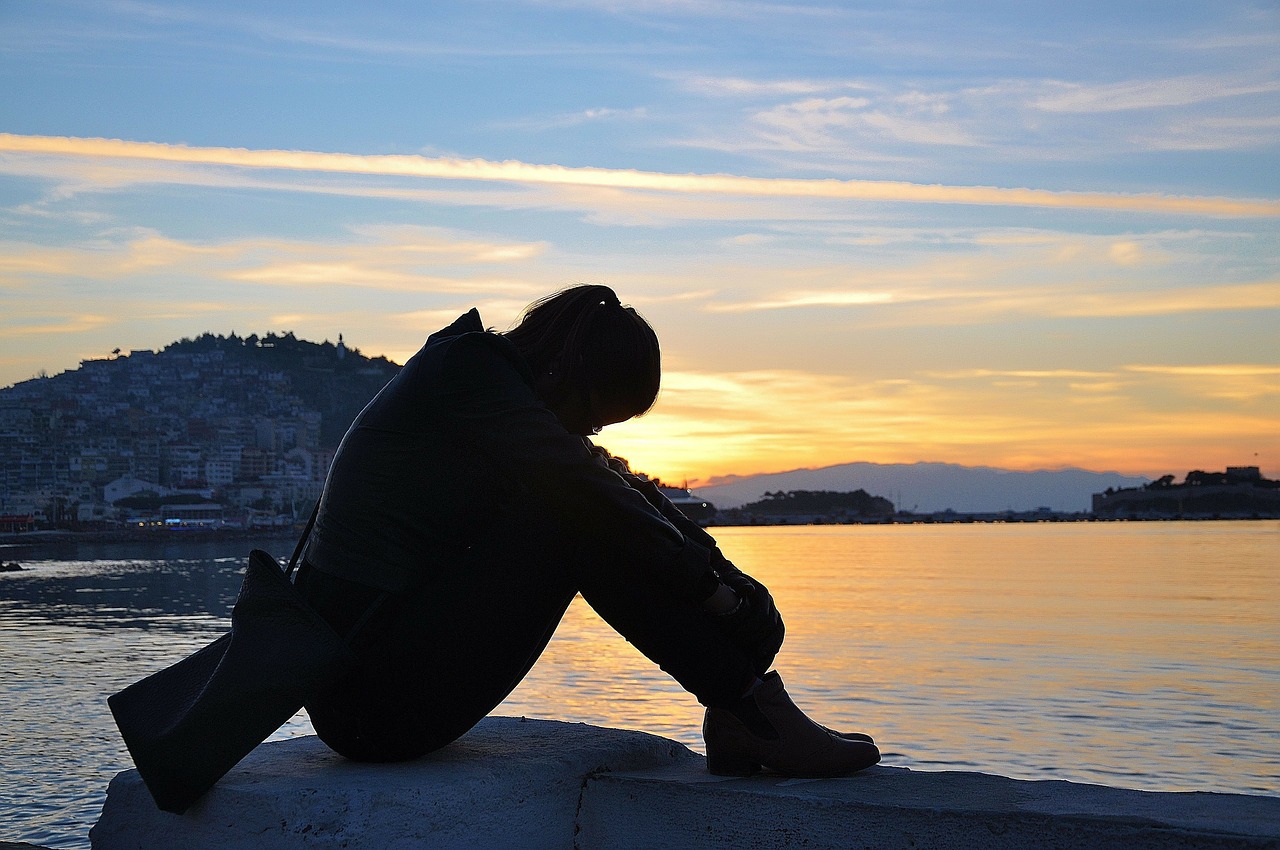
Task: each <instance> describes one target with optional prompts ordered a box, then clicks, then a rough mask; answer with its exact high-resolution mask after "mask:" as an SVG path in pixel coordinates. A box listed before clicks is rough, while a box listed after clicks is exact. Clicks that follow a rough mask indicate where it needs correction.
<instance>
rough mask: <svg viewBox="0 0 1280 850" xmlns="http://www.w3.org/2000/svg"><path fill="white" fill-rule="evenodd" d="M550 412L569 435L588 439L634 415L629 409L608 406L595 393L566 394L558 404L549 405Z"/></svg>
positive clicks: (608, 404)
mask: <svg viewBox="0 0 1280 850" xmlns="http://www.w3.org/2000/svg"><path fill="white" fill-rule="evenodd" d="M549 407H550V408H551V412H552V413H554V414H555V415H556V418H557V419H559V420H560V424H561V425H563V426H564V427H565V430H567V431H568V432H569V433H570V434H577V435H578V436H579V437H590V436H592V435H594V434H599V433H600V429H601V428H604V427H605V426H606V425H614V424H616V423H618V422H625V421H627V420H628V419H630V418H631V417H632V416H633V415H634V414H633V413H632V412H631V411H630V410H629V409H624V408H623V407H622V406H620V405H618V404H616V403H614V404H610V403H609V402H607V401H605V400H604V399H602V398H601V397H600V395H599V394H598V393H595V392H587V391H585V390H584V391H582V392H571V393H566V394H565V395H564V397H563V399H562V400H561V401H560V402H559V403H558V404H553V405H549Z"/></svg>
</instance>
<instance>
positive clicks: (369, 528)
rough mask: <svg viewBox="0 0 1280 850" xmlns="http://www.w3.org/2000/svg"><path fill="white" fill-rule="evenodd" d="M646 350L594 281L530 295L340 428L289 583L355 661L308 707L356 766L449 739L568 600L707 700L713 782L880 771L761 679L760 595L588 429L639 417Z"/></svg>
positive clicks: (646, 340) (501, 687)
mask: <svg viewBox="0 0 1280 850" xmlns="http://www.w3.org/2000/svg"><path fill="white" fill-rule="evenodd" d="M660 375H661V367H660V358H659V350H658V340H657V337H656V336H655V334H654V332H653V330H652V329H651V328H650V327H649V325H648V323H646V322H645V320H644V319H643V318H641V317H640V316H639V314H637V313H636V311H635V310H634V309H632V308H630V307H624V306H623V305H622V304H620V303H619V301H618V297H617V296H616V295H615V294H614V293H613V291H612V290H611V289H609V288H608V287H605V286H578V287H574V288H571V289H568V290H565V291H563V292H560V293H557V294H555V295H552V296H549V297H547V298H545V299H542V300H541V301H538V302H536V303H534V304H533V305H531V306H530V308H529V309H528V310H527V311H526V313H525V315H524V317H523V319H522V320H521V322H520V323H519V325H518V326H517V327H516V328H515V329H513V330H511V331H509V332H507V333H505V334H499V333H493V332H491V331H486V330H485V329H484V326H483V325H482V324H481V320H480V315H479V313H478V312H477V311H476V310H471V311H470V312H468V313H466V314H465V315H463V316H462V317H461V318H459V319H458V320H457V321H456V322H454V323H453V324H452V325H450V326H449V327H447V328H444V329H443V330H441V331H438V332H437V333H435V334H432V335H431V337H429V338H428V340H427V342H426V344H425V345H424V346H423V348H422V350H421V351H419V352H418V353H417V354H416V355H414V356H413V357H412V358H411V359H410V360H409V362H408V363H407V364H405V367H404V368H403V369H402V370H401V371H400V373H399V374H398V375H397V376H396V377H395V378H394V379H393V380H392V381H391V382H390V383H388V384H387V386H386V387H385V388H384V389H383V390H382V391H381V392H380V393H378V395H377V396H376V397H375V398H374V399H373V401H372V402H370V403H369V405H368V406H367V407H366V408H365V410H364V411H363V412H362V413H361V414H360V415H359V417H357V418H356V420H355V422H354V423H353V424H352V426H351V429H350V430H349V431H348V432H347V434H346V436H345V437H344V438H343V441H342V444H341V446H340V447H339V449H338V453H337V456H336V457H335V458H334V462H333V466H332V469H331V470H330V472H329V478H328V480H327V482H326V483H325V488H324V494H323V496H322V498H321V502H320V509H319V513H318V516H317V519H316V523H315V527H314V530H313V532H312V534H311V537H310V539H309V541H308V544H307V548H306V553H305V558H304V560H303V564H302V566H301V568H300V570H299V574H298V580H297V581H298V587H299V589H300V590H301V592H302V593H303V595H304V596H305V597H306V598H307V599H308V601H309V602H310V603H311V604H312V605H313V606H314V607H315V608H316V610H318V611H319V612H320V613H321V615H322V616H323V617H325V619H327V620H328V621H329V622H330V623H331V624H332V625H334V627H335V628H336V630H337V631H338V632H339V633H340V634H354V635H355V638H354V640H353V648H354V649H355V651H356V653H357V655H358V657H359V659H360V665H359V668H358V669H357V671H356V672H355V673H354V674H352V676H351V677H350V678H348V679H347V680H346V681H344V682H342V683H341V684H340V685H339V686H337V687H335V688H332V689H330V690H329V691H327V692H326V693H324V694H322V695H321V696H320V697H318V698H316V699H315V700H313V701H312V702H311V703H310V704H308V706H307V711H308V713H309V714H310V716H311V720H312V724H313V725H314V727H315V730H316V733H317V734H318V735H319V737H320V738H321V740H323V741H324V742H325V743H326V744H328V745H329V746H330V747H331V748H332V749H334V750H335V751H337V752H339V753H341V754H342V755H345V756H347V757H349V758H352V759H357V760H361V761H399V760H403V759H411V758H415V757H417V756H420V755H423V754H424V753H428V752H430V751H432V750H434V749H437V748H439V747H441V746H444V745H445V744H448V743H449V742H451V741H453V740H455V739H457V738H458V737H459V736H461V735H462V734H463V733H465V732H466V731H467V730H468V729H470V728H471V727H472V726H474V725H475V724H476V723H477V722H479V721H480V720H481V719H482V718H483V717H484V716H485V715H486V714H488V713H489V712H490V711H491V710H492V709H493V708H494V707H495V706H497V705H498V704H499V703H500V702H502V700H503V699H504V698H505V697H506V696H507V694H509V693H510V692H511V691H512V690H513V689H514V688H515V687H516V685H517V684H519V682H520V680H521V679H522V678H523V677H524V675H525V674H526V673H527V672H528V671H529V668H530V667H532V666H533V663H534V661H536V660H537V658H538V655H539V654H540V653H541V652H542V650H543V648H544V647H545V646H546V645H547V642H548V641H549V640H550V638H551V635H552V632H554V631H555V628H556V625H557V624H558V623H559V622H560V618H561V617H562V616H563V614H564V612H565V610H566V608H567V607H568V605H569V603H570V601H572V599H573V597H574V595H575V594H576V593H579V592H580V593H581V594H582V596H583V598H585V599H586V601H587V603H588V604H590V605H591V607H592V608H594V609H595V610H596V611H597V612H598V613H599V614H600V616H601V617H603V618H604V620H605V621H606V622H608V623H609V624H610V625H611V626H613V628H615V629H617V631H618V632H620V633H621V634H622V635H623V636H625V637H626V639H627V640H629V641H630V642H631V643H632V644H634V645H635V646H636V647H637V648H638V649H639V650H640V651H641V652H643V653H644V654H645V655H646V656H648V657H649V658H650V659H652V660H653V661H654V662H656V663H657V664H658V665H659V666H661V668H662V669H663V670H665V671H666V672H667V673H668V674H670V675H671V676H672V677H674V678H675V679H676V681H678V682H679V683H680V684H681V685H682V686H683V687H684V688H685V689H686V690H688V691H690V692H691V693H693V694H694V695H695V696H696V697H697V699H698V701H699V702H701V703H702V704H703V705H705V706H706V707H707V712H706V718H705V721H704V725H703V734H704V736H705V739H706V745H707V758H708V766H709V768H710V770H711V771H712V772H713V773H720V774H741V775H746V774H750V773H752V772H754V771H756V770H758V769H760V767H761V766H764V767H767V768H771V769H773V770H775V771H778V772H781V773H785V774H789V775H795V776H830V775H838V774H843V773H849V772H852V771H855V770H859V769H861V768H864V767H867V766H869V765H872V764H874V763H876V762H877V761H878V760H879V758H880V754H879V751H878V750H877V749H876V747H875V745H874V744H873V743H872V742H871V739H870V738H867V737H866V736H864V735H857V734H850V735H844V734H840V733H835V732H831V731H830V730H827V729H825V728H824V727H822V726H819V725H817V724H815V723H813V722H812V721H810V720H808V719H807V718H806V717H805V716H804V714H803V713H801V711H800V710H799V709H798V708H796V706H795V705H794V704H793V703H792V702H791V700H790V698H789V697H788V696H787V694H786V691H785V690H784V688H783V684H782V680H781V679H780V678H779V677H778V675H777V674H776V673H772V672H767V671H768V670H769V667H770V665H771V663H772V662H773V658H774V655H775V654H776V653H777V651H778V648H779V647H780V646H781V644H782V637H783V625H782V619H781V617H780V616H779V615H778V612H777V610H776V608H775V607H774V603H773V599H772V598H771V597H770V595H769V592H768V590H767V589H766V588H765V587H764V586H763V585H761V584H760V583H759V582H757V581H755V580H753V579H752V578H750V577H749V576H747V575H745V574H744V573H742V572H741V571H740V570H738V569H737V568H735V567H734V566H733V565H732V564H731V563H729V561H728V560H726V559H725V557H724V555H723V554H721V552H720V550H719V549H718V548H716V544H715V541H714V540H713V539H712V538H711V536H710V535H708V534H707V533H706V531H704V530H703V529H701V528H700V527H698V526H697V525H696V524H695V523H693V522H690V521H689V520H688V519H686V518H685V517H684V516H683V515H682V514H681V513H680V511H679V510H678V509H676V508H675V507H673V506H672V505H671V503H670V502H669V501H667V499H666V498H665V497H664V496H662V494H661V493H660V492H659V491H658V489H657V487H656V486H654V485H653V484H652V483H651V482H647V481H644V480H642V479H640V478H637V477H635V476H632V475H630V474H629V473H627V472H626V471H625V470H623V469H617V468H613V467H611V466H610V464H609V458H608V456H607V455H606V454H605V453H604V452H603V451H602V450H600V449H596V448H595V447H594V446H593V445H592V443H591V441H590V439H589V437H590V436H592V435H594V434H596V433H598V432H599V430H600V429H601V428H603V427H604V426H606V425H610V424H612V423H615V422H622V421H624V420H627V419H630V418H631V417H633V416H638V415H640V414H642V413H644V412H645V411H647V410H648V409H649V408H650V407H651V406H652V405H653V403H654V400H655V399H656V398H657V395H658V386H659V380H660Z"/></svg>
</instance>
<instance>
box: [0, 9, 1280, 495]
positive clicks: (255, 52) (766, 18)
mask: <svg viewBox="0 0 1280 850" xmlns="http://www.w3.org/2000/svg"><path fill="white" fill-rule="evenodd" d="M481 5H484V6H485V7H486V8H485V9H484V10H482V9H480V8H478V7H476V6H473V5H472V4H450V3H445V4H432V5H431V6H429V7H424V6H419V5H415V4H403V5H401V4H395V3H388V4H376V6H375V7H373V8H372V9H364V8H363V7H362V8H361V9H355V8H350V7H348V6H346V5H338V4H323V3H322V4H319V5H317V6H315V7H314V8H311V9H309V10H308V14H307V15H306V16H305V18H304V17H303V16H300V15H294V14H291V13H289V12H285V11H272V10H269V9H267V10H264V8H263V7H259V6H258V5H256V4H249V3H234V2H233V3H231V4H230V5H222V6H219V7H218V8H217V9H213V8H211V7H204V6H200V5H197V4H184V3H166V4H147V3H127V4H125V3H108V4H100V5H93V6H82V5H79V4H76V3H72V2H59V0H54V2H49V3H41V4H35V3H26V2H18V3H11V4H6V5H5V6H4V7H3V9H0V25H2V26H0V43H3V44H4V50H3V51H0V74H2V75H3V78H4V87H5V91H6V92H7V94H6V104H5V107H4V109H3V111H0V220H2V221H3V228H2V229H0V386H8V385H10V384H13V383H16V382H20V381H23V380H26V379H29V378H31V377H33V376H36V375H38V374H41V373H45V374H54V373H57V372H60V371H64V370H67V369H74V368H76V367H77V365H78V364H79V362H80V361H81V360H84V359H92V358H100V357H105V356H108V354H109V353H110V352H111V351H112V350H114V349H116V348H120V349H123V350H124V351H126V352H127V351H129V350H132V349H155V348H160V347H163V346H164V345H166V344H167V343H169V342H172V341H173V340H176V339H178V338H181V337H190V336H196V335H198V334H200V333H202V332H204V331H211V332H213V333H218V334H226V333H230V332H231V331H236V332H239V333H241V334H245V333H264V332H266V331H286V330H289V331H293V332H294V333H296V334H297V335H298V336H300V337H304V338H307V339H314V340H317V341H319V340H324V339H329V340H336V339H337V336H338V334H339V333H341V334H343V336H344V339H345V340H346V341H347V342H348V344H351V345H354V346H356V347H359V348H360V349H361V351H363V352H364V353H365V354H369V355H378V354H385V355H386V356H388V357H390V358H391V359H393V360H396V361H397V362H403V361H404V360H405V359H406V358H407V357H409V356H411V355H412V354H413V352H414V351H416V350H417V348H418V347H419V346H420V345H421V343H422V340H423V339H425V337H426V336H427V335H428V334H430V333H431V332H432V331H434V330H436V329H437V328H438V327H440V326H441V325H443V324H446V323H448V322H449V321H451V320H452V319H453V318H454V317H456V316H457V315H458V314H460V313H461V312H463V311H464V310H466V309H468V308H470V307H472V306H475V307H478V308H480V311H481V315H482V317H483V318H484V321H485V322H486V324H487V325H489V326H491V327H493V328H495V329H497V330H502V329H505V328H507V327H509V326H510V325H511V324H512V323H513V322H514V321H515V320H516V319H517V317H518V315H519V311H520V309H521V308H522V307H523V306H524V305H525V304H527V303H528V302H529V301H531V300H533V299H534V298H536V297H538V296H540V295H543V294H545V293H547V292H550V291H552V290H555V289H559V288H561V287H563V286H566V285H570V284H573V283H579V282H600V283H608V284H610V285H612V286H614V288H615V289H617V291H618V292H619V294H620V295H621V297H622V299H623V301H624V302H627V303H631V304H634V305H635V306H636V307H637V308H638V309H639V310H640V311H641V312H642V313H643V314H644V315H645V316H647V317H648V318H649V319H650V320H651V321H652V322H653V324H654V325H655V327H656V328H657V330H658V332H659V335H660V337H661V339H662V342H663V346H664V353H665V361H666V362H665V366H666V376H665V383H664V389H663V393H662V396H661V398H660V400H659V403H658V405H657V407H656V408H655V410H654V411H653V412H651V413H650V414H649V415H647V416H645V417H643V418H641V419H639V420H636V421H634V422H630V423H625V424H622V425H617V426H613V427H611V428H609V429H608V430H606V431H605V432H604V434H603V435H602V438H601V440H602V442H603V443H604V444H605V445H607V446H608V447H609V448H610V449H612V450H614V451H616V452H617V453H619V454H621V455H623V456H626V457H628V458H629V459H630V460H631V462H632V464H633V466H635V467H636V468H639V469H642V470H645V471H648V472H650V473H653V474H658V475H661V476H662V477H663V478H666V479H668V480H673V481H677V482H678V481H684V480H687V481H689V482H691V483H694V484H696V483H699V482H702V483H708V482H711V481H713V480H716V479H720V478H723V477H725V476H731V475H748V474H752V473H759V472H776V471H782V470H788V469H795V468H799V467H818V466H827V465H832V464H838V463H848V462H853V461H875V462H884V463H889V462H914V461H922V460H923V461H947V462H953V463H961V464H972V465H990V466H997V467H1005V468H1010V469H1039V468H1057V467H1064V466H1078V467H1084V468H1087V469H1093V470H1098V471H1118V472H1124V473H1128V474H1140V475H1148V476H1151V477H1157V476H1159V475H1162V474H1165V473H1175V474H1179V475H1180V474H1182V473H1184V472H1185V471H1187V470H1189V469H1196V468H1201V469H1221V468H1224V467H1225V466H1227V465H1244V464H1247V465H1257V466H1261V467H1262V469H1263V471H1264V473H1267V474H1270V475H1271V476H1272V477H1276V476H1277V475H1278V474H1280V157H1278V156H1277V154H1278V153H1280V71H1278V70H1277V65H1276V63H1275V59H1274V57H1275V56H1276V55H1277V51H1278V49H1280V14H1278V13H1277V10H1276V9H1274V8H1270V7H1267V6H1265V5H1264V6H1257V5H1251V4H1247V3H1234V2H1229V3H1225V4H1223V3H1218V4H1210V5H1208V6H1204V7H1193V6H1190V5H1187V6H1177V7H1175V8H1170V9H1168V10H1166V11H1164V12H1162V13H1161V14H1160V15H1159V16H1158V18H1153V17H1151V15H1150V10H1149V9H1146V10H1145V11H1144V10H1143V9H1142V8H1140V7H1138V6H1136V5H1133V4H1123V3H1122V4H1118V5H1116V6H1115V7H1113V8H1108V9H1106V10H1098V9H1090V10H1087V11H1086V10H1080V11H1074V10H1073V9H1070V8H1056V7H1055V9H1054V11H1053V12H1052V14H1050V13H1049V11H1048V8H1049V7H1044V9H1042V10H1041V12H1042V14H1036V13H1033V12H1032V11H1031V10H1028V13H1027V14H1026V15H1024V16H1021V17H1022V18H1023V19H1022V20H1016V21H1015V20H1008V19H1007V16H1002V15H999V14H997V12H996V10H988V9H986V8H985V7H980V6H973V7H969V6H966V5H963V4H962V5H960V6H956V5H954V4H925V5H924V6H920V5H919V4H916V5H913V6H912V7H911V8H910V9H899V8H898V7H897V6H896V5H893V4H884V5H883V6H878V7H871V6H863V5H859V6H853V5H849V4H833V5H830V6H822V5H818V6H813V5H803V6H802V5H798V4H791V3H777V4H736V3H719V2H711V3H683V2H676V3H662V4H652V3H639V2H636V3H633V2H622V3H612V4H607V5H606V6H604V7H601V6H600V5H599V4H587V3H578V2H573V0H571V1H570V2H565V3H557V4H550V5H548V4H544V3H535V2H522V1H521V0H511V2H500V3H497V4H481Z"/></svg>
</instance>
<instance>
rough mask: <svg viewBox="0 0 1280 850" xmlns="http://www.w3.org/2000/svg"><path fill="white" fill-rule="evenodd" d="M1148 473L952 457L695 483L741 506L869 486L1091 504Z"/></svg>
mask: <svg viewBox="0 0 1280 850" xmlns="http://www.w3.org/2000/svg"><path fill="white" fill-rule="evenodd" d="M1148 481H1149V479H1147V478H1142V477H1135V476H1131V475H1120V474H1119V473H1115V472H1089V471H1088V470H1084V469H1057V470H1038V471H1036V472H1015V471H1013V470H1008V469H996V468H993V467H989V466H959V465H957V464H951V463H910V464H906V463H888V464H881V463H844V464H840V465H837V466H827V467H822V468H820V469H795V470H792V471H790V472H777V473H771V474H767V475H752V476H743V477H736V476H735V477H733V478H732V479H731V480H728V481H725V482H724V483H720V484H714V485H709V486H705V487H698V488H696V490H697V494H698V495H699V496H701V497H702V498H704V499H706V500H707V501H709V502H711V503H713V504H714V505H715V506H716V507H718V508H736V507H740V506H742V505H743V504H746V503H747V502H753V501H756V500H757V499H760V498H761V497H762V496H763V495H764V494H765V493H766V492H776V491H779V490H844V491H851V490H866V491H867V492H868V493H871V494H873V495H876V496H883V497H885V498H886V499H889V500H890V501H891V502H893V503H894V505H895V506H896V507H897V508H898V509H899V510H907V511H918V512H922V513H933V512H935V511H944V510H947V509H948V508H949V509H952V510H955V511H959V512H961V513H970V512H971V513H984V512H991V511H1004V510H1014V511H1030V510H1035V509H1036V508H1039V507H1047V508H1052V509H1053V510H1055V511H1068V512H1074V511H1088V510H1089V509H1090V498H1091V497H1092V495H1093V494H1094V493H1101V492H1103V491H1104V490H1106V489H1107V488H1108V487H1112V488H1115V489H1120V488H1122V487H1139V486H1141V485H1143V484H1146V483H1147V482H1148Z"/></svg>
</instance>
